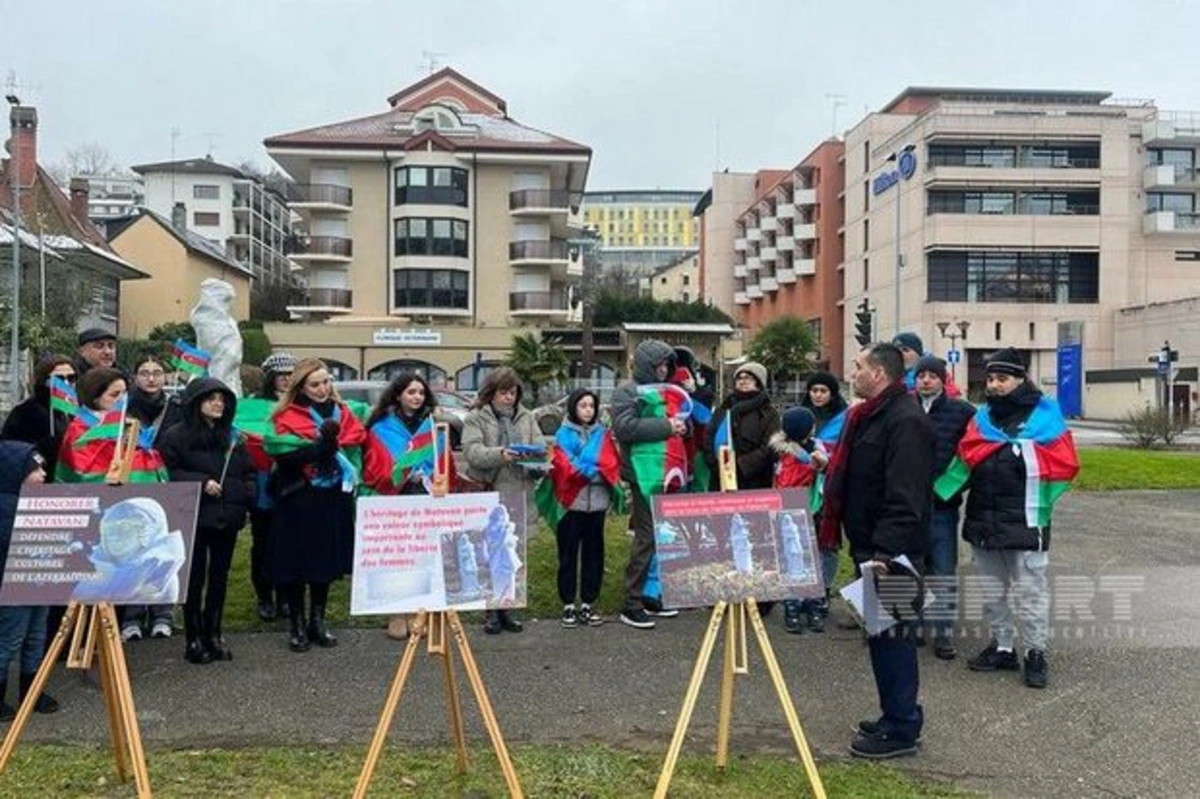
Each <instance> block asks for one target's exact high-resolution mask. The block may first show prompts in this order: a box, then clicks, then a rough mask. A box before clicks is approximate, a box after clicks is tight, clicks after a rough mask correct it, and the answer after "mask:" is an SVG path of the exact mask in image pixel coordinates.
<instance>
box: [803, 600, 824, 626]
mask: <svg viewBox="0 0 1200 799" xmlns="http://www.w3.org/2000/svg"><path fill="white" fill-rule="evenodd" d="M807 611H808V629H810V630H812V631H813V632H814V633H823V632H825V618H826V617H827V616H828V615H829V600H828V599H811V600H809V603H808V607H807Z"/></svg>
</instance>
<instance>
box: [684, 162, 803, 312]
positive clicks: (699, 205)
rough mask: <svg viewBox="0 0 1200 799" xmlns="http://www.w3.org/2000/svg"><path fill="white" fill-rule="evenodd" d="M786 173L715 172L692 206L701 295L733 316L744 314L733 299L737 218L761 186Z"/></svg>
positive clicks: (770, 171)
mask: <svg viewBox="0 0 1200 799" xmlns="http://www.w3.org/2000/svg"><path fill="white" fill-rule="evenodd" d="M784 174H785V171H784V170H774V171H772V170H763V171H760V172H729V171H724V172H714V173H713V176H712V186H711V187H710V188H709V189H708V190H707V191H706V192H704V194H702V195H701V196H700V199H699V200H698V201H697V202H696V206H695V207H694V208H693V209H692V216H693V217H694V218H695V220H696V230H697V233H698V242H697V245H698V247H699V250H698V255H699V256H700V263H699V271H700V294H701V297H703V299H704V301H705V302H707V303H709V304H710V305H713V306H715V307H717V308H720V309H721V310H722V311H724V312H725V313H726V314H727V315H729V316H730V317H732V318H737V317H738V316H739V315H740V314H739V310H738V308H739V306H737V305H735V304H734V301H733V300H734V284H735V279H734V276H733V263H734V255H735V250H734V247H733V241H734V221H735V220H736V219H738V218H739V217H740V216H741V215H742V213H743V212H744V211H745V210H746V208H747V207H748V206H749V205H750V203H751V202H753V201H754V198H755V197H757V196H758V194H759V193H760V190H759V188H760V187H764V188H765V187H766V186H768V185H770V184H772V183H774V182H776V181H778V180H779V179H780V178H781V177H783V175H784ZM743 263H744V261H743Z"/></svg>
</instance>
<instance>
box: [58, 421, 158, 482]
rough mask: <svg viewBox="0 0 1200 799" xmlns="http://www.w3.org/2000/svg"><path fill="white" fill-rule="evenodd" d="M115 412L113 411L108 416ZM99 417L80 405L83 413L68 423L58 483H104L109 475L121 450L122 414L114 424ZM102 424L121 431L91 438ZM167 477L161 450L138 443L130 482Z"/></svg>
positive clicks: (60, 455) (59, 464) (59, 459)
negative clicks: (119, 449)
mask: <svg viewBox="0 0 1200 799" xmlns="http://www.w3.org/2000/svg"><path fill="white" fill-rule="evenodd" d="M85 414H86V416H85ZM113 415H114V414H113V413H112V412H110V413H109V414H105V415H104V416H105V417H108V416H113ZM88 417H91V418H90V419H89V418H88ZM99 418H100V417H99V416H98V415H97V414H95V413H92V412H91V411H89V410H88V409H87V408H80V409H79V413H77V414H76V415H75V418H74V419H72V420H71V424H70V425H68V426H67V432H66V433H65V434H64V435H63V443H62V448H61V449H60V450H59V455H58V465H57V467H56V469H55V472H54V481H55V482H56V483H102V482H104V480H105V478H106V477H107V476H108V469H109V467H110V466H111V465H112V462H113V458H115V457H116V453H117V439H118V438H119V431H120V421H119V419H120V413H119V412H116V413H115V418H116V419H117V420H118V421H116V422H113V423H110V422H107V421H104V422H99V421H96V420H98V419H99ZM102 426H112V427H115V428H116V429H117V431H118V434H117V435H113V436H111V437H110V436H108V435H107V434H105V435H92V436H91V437H88V435H89V433H92V432H93V431H95V430H97V428H100V427H102ZM167 480H168V477H167V467H166V466H165V465H164V464H163V461H162V457H161V456H160V455H159V454H158V452H157V451H156V450H154V449H150V448H147V447H142V446H140V445H139V446H137V447H136V448H135V450H134V453H133V464H132V468H131V470H130V473H129V482H130V483H165V482H167Z"/></svg>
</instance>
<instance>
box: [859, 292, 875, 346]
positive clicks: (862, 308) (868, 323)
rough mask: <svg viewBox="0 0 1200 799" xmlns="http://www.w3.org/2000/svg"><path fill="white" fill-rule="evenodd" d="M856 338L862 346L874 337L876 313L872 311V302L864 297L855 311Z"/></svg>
mask: <svg viewBox="0 0 1200 799" xmlns="http://www.w3.org/2000/svg"><path fill="white" fill-rule="evenodd" d="M854 318H855V320H856V321H855V322H854V340H855V341H857V342H858V343H859V345H860V346H863V347H865V346H867V345H868V344H870V343H871V340H872V339H873V338H874V336H873V332H874V331H873V330H872V328H874V327H875V318H874V314H872V313H871V304H870V303H869V302H867V300H866V299H863V301H862V302H860V303H859V304H858V310H857V311H855V312H854Z"/></svg>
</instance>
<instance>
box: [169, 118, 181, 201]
mask: <svg viewBox="0 0 1200 799" xmlns="http://www.w3.org/2000/svg"><path fill="white" fill-rule="evenodd" d="M179 135H180V130H179V128H171V207H172V208H174V207H175V145H176V143H177V142H178V141H179Z"/></svg>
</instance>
